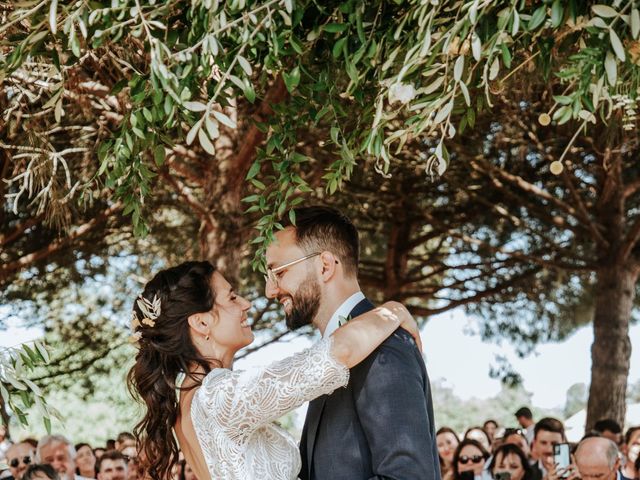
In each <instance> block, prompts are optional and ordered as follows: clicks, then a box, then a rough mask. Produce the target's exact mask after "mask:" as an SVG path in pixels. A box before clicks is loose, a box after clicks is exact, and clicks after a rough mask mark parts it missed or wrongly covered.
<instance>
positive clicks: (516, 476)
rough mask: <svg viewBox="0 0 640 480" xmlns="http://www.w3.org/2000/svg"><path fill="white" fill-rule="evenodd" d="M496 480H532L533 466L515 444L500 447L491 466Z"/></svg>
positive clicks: (490, 468)
mask: <svg viewBox="0 0 640 480" xmlns="http://www.w3.org/2000/svg"><path fill="white" fill-rule="evenodd" d="M489 472H491V476H492V477H493V478H494V480H531V466H530V465H529V461H528V459H527V456H526V455H525V453H524V452H523V451H522V450H521V449H520V448H519V447H518V446H517V445H514V444H510V443H506V444H503V445H501V446H499V447H498V448H497V449H496V451H495V452H494V454H493V457H492V459H491V463H490V464H489Z"/></svg>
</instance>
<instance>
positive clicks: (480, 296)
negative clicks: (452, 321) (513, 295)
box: [406, 267, 542, 317]
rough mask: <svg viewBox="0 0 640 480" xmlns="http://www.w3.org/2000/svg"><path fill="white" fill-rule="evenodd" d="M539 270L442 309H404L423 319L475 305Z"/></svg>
mask: <svg viewBox="0 0 640 480" xmlns="http://www.w3.org/2000/svg"><path fill="white" fill-rule="evenodd" d="M541 269H542V267H535V268H532V269H531V270H528V271H526V272H523V273H522V274H520V275H518V276H516V277H512V278H510V279H509V280H508V281H506V282H504V283H502V284H500V285H496V286H495V287H493V288H489V289H487V290H483V291H482V292H477V293H476V294H475V295H472V296H470V297H465V298H461V299H457V300H451V301H450V302H449V303H448V304H447V305H445V306H443V307H439V308H428V307H421V306H419V305H410V304H408V305H407V306H406V307H407V309H408V310H409V311H410V312H411V314H412V315H416V316H425V317H426V316H431V315H437V314H439V313H443V312H446V311H449V310H452V309H454V308H456V307H460V306H463V305H467V304H469V303H475V302H478V301H480V300H482V299H484V298H487V297H490V296H493V295H496V294H498V293H500V292H502V291H503V290H505V289H506V288H508V287H511V286H513V285H515V284H516V283H518V282H520V281H521V280H524V279H526V278H528V277H530V276H531V275H535V274H536V273H538V272H539V271H540V270H541Z"/></svg>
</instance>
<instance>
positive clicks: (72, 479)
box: [36, 435, 86, 480]
mask: <svg viewBox="0 0 640 480" xmlns="http://www.w3.org/2000/svg"><path fill="white" fill-rule="evenodd" d="M36 458H37V459H38V463H48V464H49V465H51V466H52V467H53V468H54V470H55V471H56V472H58V475H59V476H60V480H86V479H85V477H81V476H80V475H76V474H75V471H76V462H75V458H76V449H75V448H73V444H72V443H71V442H70V441H69V440H67V438H66V437H65V436H63V435H46V436H44V437H42V438H41V439H40V441H39V442H38V448H37V450H36Z"/></svg>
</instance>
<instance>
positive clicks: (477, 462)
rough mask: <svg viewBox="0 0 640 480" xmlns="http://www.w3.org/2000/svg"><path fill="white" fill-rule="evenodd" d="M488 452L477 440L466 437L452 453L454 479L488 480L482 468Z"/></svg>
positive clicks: (486, 473)
mask: <svg viewBox="0 0 640 480" xmlns="http://www.w3.org/2000/svg"><path fill="white" fill-rule="evenodd" d="M488 458H489V452H488V451H487V450H486V449H485V448H484V447H483V446H482V444H481V443H480V442H478V441H477V440H473V439H471V438H466V439H464V440H462V442H460V444H459V445H458V448H456V451H455V453H454V454H453V479H454V480H474V479H475V480H488V477H489V474H488V472H486V471H485V470H484V467H485V464H486V462H487V459H488Z"/></svg>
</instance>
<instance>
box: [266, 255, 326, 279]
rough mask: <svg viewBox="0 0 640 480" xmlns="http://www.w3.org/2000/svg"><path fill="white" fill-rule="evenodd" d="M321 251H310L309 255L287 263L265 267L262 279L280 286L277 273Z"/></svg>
mask: <svg viewBox="0 0 640 480" xmlns="http://www.w3.org/2000/svg"><path fill="white" fill-rule="evenodd" d="M321 253H322V252H316V253H312V254H311V255H307V256H304V257H302V258H298V259H297V260H294V261H292V262H289V263H285V264H284V265H280V266H279V267H276V268H267V274H266V275H265V276H264V281H265V282H267V283H269V282H271V285H273V286H274V287H276V288H280V285H278V273H279V272H281V271H283V270H284V269H286V268H289V267H293V266H294V265H295V264H297V263H300V262H304V261H305V260H308V259H310V258H313V257H315V256H318V255H320V254H321Z"/></svg>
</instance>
